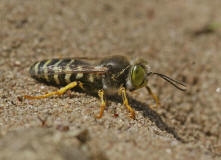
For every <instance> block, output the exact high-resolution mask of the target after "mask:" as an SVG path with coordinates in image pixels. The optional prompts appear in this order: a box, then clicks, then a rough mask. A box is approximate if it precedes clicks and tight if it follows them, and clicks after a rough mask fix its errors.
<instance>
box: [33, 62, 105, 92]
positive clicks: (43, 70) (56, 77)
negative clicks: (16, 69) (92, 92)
mask: <svg viewBox="0 0 221 160" xmlns="http://www.w3.org/2000/svg"><path fill="white" fill-rule="evenodd" d="M82 65H89V64H88V63H86V62H85V61H82V60H79V59H70V58H66V59H50V60H43V61H40V62H36V63H35V64H33V65H32V66H31V68H30V71H29V72H30V74H31V76H32V77H33V78H34V79H36V80H38V81H41V82H45V83H47V84H51V85H58V86H64V85H67V84H69V83H71V82H74V81H79V82H82V83H83V84H84V85H85V86H86V87H87V88H89V89H93V88H102V80H101V76H100V75H96V74H94V73H81V72H79V73H72V74H71V73H65V69H67V70H71V68H73V67H74V68H77V70H79V71H80V70H81V69H82ZM49 68H50V70H49ZM61 68H62V69H64V73H61V74H56V70H58V69H61Z"/></svg>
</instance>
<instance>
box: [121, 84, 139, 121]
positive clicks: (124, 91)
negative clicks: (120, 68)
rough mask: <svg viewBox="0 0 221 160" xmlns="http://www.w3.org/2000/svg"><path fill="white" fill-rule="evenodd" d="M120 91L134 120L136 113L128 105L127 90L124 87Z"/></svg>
mask: <svg viewBox="0 0 221 160" xmlns="http://www.w3.org/2000/svg"><path fill="white" fill-rule="evenodd" d="M119 91H120V93H121V96H122V99H123V103H124V105H125V107H127V109H128V110H129V112H130V117H131V118H133V119H135V112H134V110H133V109H132V108H131V106H130V105H129V104H128V100H127V96H126V90H125V88H124V87H121V88H120V90H119Z"/></svg>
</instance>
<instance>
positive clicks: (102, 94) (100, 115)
mask: <svg viewBox="0 0 221 160" xmlns="http://www.w3.org/2000/svg"><path fill="white" fill-rule="evenodd" d="M98 96H99V97H100V99H101V106H100V114H99V115H97V116H95V117H96V118H98V119H100V118H101V117H102V116H103V113H104V109H105V107H106V102H105V100H104V91H103V90H99V91H98Z"/></svg>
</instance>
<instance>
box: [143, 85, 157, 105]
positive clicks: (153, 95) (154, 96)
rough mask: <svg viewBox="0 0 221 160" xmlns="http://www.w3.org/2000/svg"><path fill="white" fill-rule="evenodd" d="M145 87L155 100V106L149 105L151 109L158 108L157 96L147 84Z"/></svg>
mask: <svg viewBox="0 0 221 160" xmlns="http://www.w3.org/2000/svg"><path fill="white" fill-rule="evenodd" d="M146 89H147V91H148V92H149V94H150V95H151V96H152V97H153V99H154V101H155V103H156V105H155V106H151V105H150V107H151V108H152V109H154V108H158V107H159V105H160V101H159V99H158V97H157V96H156V95H155V94H154V93H153V92H152V90H151V89H150V87H149V86H146Z"/></svg>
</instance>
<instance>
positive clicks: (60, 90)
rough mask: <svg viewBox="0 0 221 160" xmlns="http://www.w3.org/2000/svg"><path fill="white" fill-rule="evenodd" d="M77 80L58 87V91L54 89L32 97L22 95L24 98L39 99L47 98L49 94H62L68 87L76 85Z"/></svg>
mask: <svg viewBox="0 0 221 160" xmlns="http://www.w3.org/2000/svg"><path fill="white" fill-rule="evenodd" d="M77 84H78V83H77V82H71V83H69V84H68V85H67V86H65V87H63V88H61V89H59V90H58V91H55V92H50V93H48V94H45V95H42V96H37V97H32V96H24V98H27V99H41V98H47V97H49V96H53V95H62V94H64V93H65V92H66V91H67V90H68V89H72V88H74V87H76V86H77Z"/></svg>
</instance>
